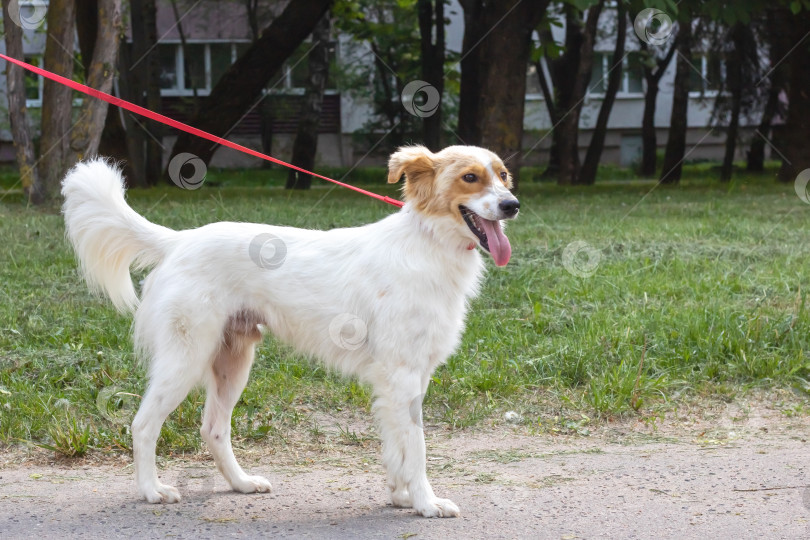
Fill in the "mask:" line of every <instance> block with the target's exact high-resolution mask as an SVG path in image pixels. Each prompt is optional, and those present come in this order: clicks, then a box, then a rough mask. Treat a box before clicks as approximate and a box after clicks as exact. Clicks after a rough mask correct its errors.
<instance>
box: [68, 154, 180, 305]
mask: <svg viewBox="0 0 810 540" xmlns="http://www.w3.org/2000/svg"><path fill="white" fill-rule="evenodd" d="M62 195H63V196H64V197H65V203H64V205H63V206H62V211H63V212H64V214H65V226H66V233H67V237H68V239H69V240H70V242H71V244H73V249H74V251H75V252H76V256H77V258H78V259H79V263H80V265H81V269H82V273H83V274H84V278H85V280H86V281H87V284H88V285H89V286H90V288H91V289H92V290H94V291H103V292H104V293H106V294H107V295H108V296H109V297H110V299H111V300H112V302H113V304H114V305H115V307H116V308H117V309H118V310H119V311H122V312H125V311H132V310H134V309H135V308H136V307H137V305H138V296H137V294H136V293H135V287H134V286H133V284H132V277H131V276H130V273H129V271H130V267H132V266H134V267H135V268H146V267H150V266H154V265H156V264H158V263H159V262H160V261H161V260H162V259H163V257H164V256H165V253H166V252H167V249H168V248H169V247H170V246H171V244H172V243H173V242H174V239H175V237H176V236H177V234H178V233H177V232H176V231H173V230H171V229H167V228H166V227H161V226H160V225H155V224H154V223H151V222H150V221H148V220H147V219H146V218H144V217H143V216H141V215H140V214H138V213H137V212H135V211H134V210H133V209H132V208H130V207H129V205H128V204H127V203H126V201H125V200H124V178H123V177H122V175H121V171H120V169H118V168H117V167H115V166H113V165H112V164H110V163H109V162H108V161H106V160H104V159H94V160H91V161H86V162H83V163H79V164H77V165H76V166H74V167H73V168H72V169H71V170H70V171H68V173H67V175H66V176H65V179H64V180H63V181H62Z"/></svg>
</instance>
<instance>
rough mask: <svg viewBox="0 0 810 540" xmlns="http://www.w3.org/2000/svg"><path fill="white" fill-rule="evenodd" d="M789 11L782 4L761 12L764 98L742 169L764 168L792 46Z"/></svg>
mask: <svg viewBox="0 0 810 540" xmlns="http://www.w3.org/2000/svg"><path fill="white" fill-rule="evenodd" d="M791 17H792V14H791V13H790V11H789V10H788V9H787V8H786V7H780V8H776V9H768V10H767V11H766V12H765V33H766V41H767V46H768V57H769V60H770V62H769V63H770V65H769V67H768V70H769V71H768V73H767V77H768V97H767V99H766V101H765V107H764V109H763V111H762V117H761V118H760V120H759V126H758V127H757V131H758V132H759V133H755V134H754V137H753V138H752V139H751V147H750V149H749V150H748V156H747V161H748V163H747V165H746V168H747V170H749V171H752V172H762V171H764V170H765V141H766V138H769V137H770V136H771V123H772V122H773V118H774V116H776V114H777V113H781V114H783V113H784V111H780V107H779V105H780V103H779V95H780V94H781V92H782V91H783V90H786V88H785V68H786V67H787V66H785V63H783V62H782V60H783V59H784V58H785V56H786V54H787V51H788V50H789V49H790V48H791V47H792V46H793V43H791V42H790V41H789V40H790V37H791V36H790V35H789V33H787V32H785V30H784V29H785V28H789V27H790V22H789V20H790V18H791Z"/></svg>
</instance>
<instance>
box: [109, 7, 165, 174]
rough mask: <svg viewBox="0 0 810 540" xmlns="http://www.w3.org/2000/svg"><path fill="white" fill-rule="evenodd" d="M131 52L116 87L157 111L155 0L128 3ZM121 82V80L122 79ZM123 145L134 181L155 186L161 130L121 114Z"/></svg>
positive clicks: (152, 123) (160, 157) (123, 58)
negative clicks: (123, 127)
mask: <svg viewBox="0 0 810 540" xmlns="http://www.w3.org/2000/svg"><path fill="white" fill-rule="evenodd" d="M130 9H131V25H132V52H131V55H129V54H127V52H128V51H124V54H123V55H122V56H121V77H120V78H119V85H120V86H121V93H122V94H124V97H127V96H128V97H129V98H130V100H131V101H133V102H134V103H136V104H137V105H140V106H142V107H146V108H147V109H149V110H152V111H159V110H160V108H161V100H160V87H159V76H160V65H159V62H158V55H157V47H158V43H157V22H156V21H157V8H156V6H155V0H131V1H130ZM124 79H125V80H124ZM124 122H125V128H126V131H127V143H128V144H127V146H128V148H129V153H130V160H131V161H132V162H133V169H135V172H136V174H138V175H139V177H138V181H139V182H142V183H144V184H145V185H149V186H152V185H155V184H157V183H158V181H159V180H160V177H161V174H162V167H161V165H162V161H163V146H162V139H163V128H162V126H161V124H160V123H158V122H155V121H153V120H148V119H145V118H144V119H141V118H138V119H137V120H136V119H135V118H134V117H133V116H132V115H131V114H129V113H125V114H124Z"/></svg>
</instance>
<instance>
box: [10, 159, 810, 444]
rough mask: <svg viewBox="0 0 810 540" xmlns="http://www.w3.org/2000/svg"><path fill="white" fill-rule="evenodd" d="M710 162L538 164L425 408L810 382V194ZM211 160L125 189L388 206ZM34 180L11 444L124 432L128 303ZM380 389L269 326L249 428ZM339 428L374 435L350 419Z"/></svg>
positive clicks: (19, 281)
mask: <svg viewBox="0 0 810 540" xmlns="http://www.w3.org/2000/svg"><path fill="white" fill-rule="evenodd" d="M710 171H711V169H710V168H709V167H707V166H706V165H692V166H690V167H689V168H688V169H687V172H686V177H687V178H689V177H690V175H691V177H693V178H695V179H694V180H687V181H685V182H684V184H683V185H681V186H678V187H658V188H655V184H654V183H651V182H645V181H636V182H633V181H625V182H618V183H617V182H613V183H610V182H605V183H602V184H597V185H596V186H593V187H590V188H559V187H557V186H553V185H550V184H529V183H526V184H524V185H523V187H522V193H521V204H522V211H521V216H520V218H519V219H518V220H517V221H516V222H514V223H512V224H510V226H509V230H508V234H509V237H510V239H511V241H512V246H513V256H512V261H511V262H510V264H509V265H508V266H507V267H505V268H502V269H497V268H495V267H494V266H492V265H491V263H488V266H489V273H488V276H487V278H486V280H485V283H484V286H483V289H482V292H481V295H480V297H479V298H478V299H477V300H475V301H474V302H473V304H472V306H471V309H470V312H469V316H468V327H467V332H466V333H465V336H464V340H463V342H462V344H461V346H460V348H459V350H458V351H457V353H456V354H455V355H454V356H453V357H452V358H451V359H450V360H449V362H448V364H447V365H446V366H444V367H442V368H440V369H439V370H438V371H437V372H436V374H435V376H434V383H433V384H432V385H431V387H430V390H429V392H428V396H427V398H426V402H425V417H426V421H427V422H428V423H440V424H443V425H447V426H452V427H456V428H458V427H465V426H469V425H473V424H475V423H477V422H480V421H481V420H482V419H486V418H490V417H492V415H493V414H495V413H497V412H500V411H503V410H507V409H514V410H518V411H519V412H521V414H522V416H523V418H524V422H526V423H528V424H531V425H533V426H535V427H536V428H537V429H554V430H563V431H568V432H576V433H584V432H587V424H588V422H590V419H591V418H597V417H606V416H614V415H620V414H642V415H645V414H659V413H660V411H662V410H663V411H666V410H669V409H672V408H676V407H677V406H678V404H679V403H681V402H682V401H683V400H693V399H702V398H705V397H711V398H729V397H731V396H734V395H735V394H737V393H739V392H743V391H745V390H747V389H749V388H751V387H762V388H766V389H768V388H780V387H782V388H784V387H796V388H799V389H802V390H805V389H807V387H808V382H807V381H808V379H810V354H809V353H808V351H810V320H809V319H808V306H807V305H806V304H807V302H806V291H807V290H808V285H809V283H808V281H810V280H809V278H810V270H808V261H809V260H810V244H808V235H807V229H806V224H807V218H808V214H809V213H810V205H806V204H804V203H802V202H801V201H800V200H799V199H798V197H797V196H796V195H795V193H794V192H793V186H792V185H777V184H776V183H774V182H773V180H772V179H771V177H770V176H763V177H750V176H749V177H745V178H744V179H743V180H738V181H736V182H734V183H732V184H725V185H724V184H719V183H717V182H716V181H714V180H712V179H711V174H710ZM210 176H211V178H210V180H209V185H207V186H206V187H204V188H202V189H200V190H197V191H190V192H184V191H180V190H178V189H174V188H169V187H162V188H157V189H154V190H150V191H133V192H132V193H131V194H130V197H129V200H130V202H131V204H132V205H133V207H134V208H135V209H136V210H138V211H139V212H142V213H144V214H145V215H146V216H147V217H148V218H149V219H152V220H154V221H156V222H158V223H161V224H164V225H167V226H170V227H174V228H182V227H193V226H197V225H202V224H205V223H209V222H211V221H216V220H225V219H227V220H245V221H264V222H272V223H277V224H286V225H294V226H302V227H313V228H330V227H338V226H348V225H355V224H360V223H367V222H370V221H374V220H376V219H379V218H381V217H383V216H385V215H387V214H388V213H390V212H391V211H393V209H392V208H391V207H389V206H387V205H385V204H382V203H379V202H376V201H373V200H370V199H367V198H364V197H362V196H360V195H356V194H353V193H350V192H348V191H345V190H341V189H332V188H330V187H326V186H324V185H323V184H321V183H319V181H317V180H316V181H315V182H316V183H315V186H317V187H316V188H315V189H313V190H311V191H310V192H304V193H287V192H285V191H283V190H281V189H278V188H277V187H272V186H266V185H264V184H263V182H262V173H261V172H260V171H250V172H218V171H212V172H211V174H210ZM213 184H217V185H219V186H221V187H220V188H218V189H215V188H213V187H211V185H213ZM375 189H377V190H378V191H382V192H383V193H386V194H390V195H395V194H396V192H395V191H394V190H393V188H391V187H389V186H376V187H375ZM19 198H20V197H19V195H15V194H12V195H7V196H5V198H4V199H2V201H0V238H2V239H3V243H2V245H0V261H2V262H1V263H0V445H2V444H15V443H20V442H25V443H35V444H40V445H44V446H46V447H51V448H54V449H57V450H58V451H59V452H61V453H63V454H66V455H70V454H71V453H73V454H81V453H83V452H85V451H87V450H88V449H96V450H109V451H117V450H128V449H129V448H130V446H131V436H130V433H129V422H130V421H131V418H132V415H133V413H134V410H135V409H137V405H138V401H139V397H138V396H139V394H141V393H142V392H143V389H144V385H145V377H144V372H143V370H142V368H140V367H138V365H137V363H136V362H135V359H134V357H133V352H132V346H131V343H130V339H129V328H130V319H129V318H128V317H124V316H121V315H118V314H117V313H116V312H115V311H114V310H113V309H112V308H111V306H110V304H109V303H108V302H107V301H105V300H102V299H99V298H96V297H93V296H92V295H90V294H89V293H88V291H87V288H86V286H85V285H84V284H83V283H82V282H81V281H80V279H79V276H78V273H77V270H76V264H75V261H74V260H73V255H72V253H71V252H70V251H69V249H68V246H67V245H66V243H65V241H64V238H63V235H64V228H63V224H62V220H61V218H60V216H59V215H58V213H57V212H56V210H55V209H53V208H51V209H32V208H28V207H26V206H25V205H24V204H23V203H21V202H20V201H19ZM574 241H583V242H586V243H588V244H590V245H591V246H593V248H595V249H598V250H599V253H600V258H599V261H598V266H597V267H596V268H595V271H594V272H593V274H592V275H590V277H580V276H577V275H574V274H572V273H570V272H569V271H567V270H566V268H565V267H564V265H563V263H562V256H563V252H564V249H565V247H566V246H567V245H569V244H570V243H571V242H574ZM582 262H583V260H581V259H580V260H578V259H574V263H575V264H581V263H582ZM642 358H643V363H642V362H641V361H642ZM203 398H204V396H203V394H202V393H201V392H194V393H192V395H191V396H189V398H188V399H187V400H186V401H185V402H184V403H183V404H182V405H181V406H180V408H179V409H178V410H177V411H176V412H175V413H174V414H173V415H172V416H171V417H170V419H169V421H168V422H167V424H166V427H165V428H164V430H163V436H162V438H161V441H160V451H162V452H164V453H165V452H179V451H186V450H191V451H193V450H196V449H198V448H199V447H200V438H199V432H198V426H199V417H200V413H201V409H202V405H203ZM369 400H370V393H369V390H368V388H366V387H364V386H362V385H359V384H358V383H356V382H347V381H346V380H345V379H343V378H342V377H340V376H337V375H336V374H334V373H331V372H328V371H326V370H325V369H323V368H321V367H318V366H317V365H316V364H312V363H309V362H308V361H306V360H305V359H303V358H301V357H299V356H297V355H295V354H293V353H292V352H291V351H290V350H289V349H287V348H286V347H284V346H282V345H280V344H278V343H276V342H275V341H273V340H271V339H269V338H268V339H266V340H265V342H264V343H263V345H262V347H261V348H260V349H259V352H258V354H257V361H256V364H255V367H254V370H253V374H252V376H251V381H250V383H249V385H248V387H247V389H246V390H245V392H244V395H243V396H242V399H241V400H240V402H239V404H238V406H237V408H236V411H235V414H234V421H233V429H234V436H235V438H236V439H238V440H240V441H243V442H246V441H257V440H267V439H270V440H275V439H278V440H284V438H285V437H287V435H288V434H289V433H290V432H291V431H290V430H295V429H303V428H304V427H306V426H310V427H309V428H308V429H309V430H310V432H312V433H316V434H317V433H320V431H319V430H320V428H319V427H318V426H317V424H314V427H312V426H313V422H314V421H313V420H312V419H311V415H312V411H313V410H323V411H334V410H337V409H346V410H352V409H357V408H360V409H363V408H366V409H367V408H368V407H369ZM544 426H545V427H544ZM548 426H551V427H550V428H549V427H548ZM343 438H344V439H346V440H347V441H349V442H352V443H355V444H356V443H358V441H360V440H361V438H362V436H361V435H358V434H356V433H354V432H352V431H349V430H348V428H346V430H345V433H344V434H343Z"/></svg>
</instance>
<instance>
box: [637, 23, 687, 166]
mask: <svg viewBox="0 0 810 540" xmlns="http://www.w3.org/2000/svg"><path fill="white" fill-rule="evenodd" d="M677 39H678V38H677V37H675V40H674V41H672V43H671V44H670V46H669V50H668V51H667V52H666V54H665V55H664V57H663V58H661V59H659V60H657V61H656V63H655V64H656V65H655V69H653V68H652V67H649V66H647V65H645V66H644V81H645V82H646V83H647V89H646V91H645V92H644V114H643V117H642V120H641V169H640V170H639V174H640V175H641V176H653V175H655V169H656V167H657V165H658V164H657V161H658V155H657V152H658V136H657V134H656V132H655V108H656V102H657V101H658V91H659V89H660V86H659V85H660V82H661V77H662V76H663V75H664V73H665V72H666V70H667V67H668V66H669V63H670V62H671V61H672V57H673V56H674V55H675V51H676V47H677ZM639 44H640V46H641V48H642V50H645V51H649V50H650V48H649V46H648V45H647V43H646V42H644V41H642V40H641V39H640V38H639Z"/></svg>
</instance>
